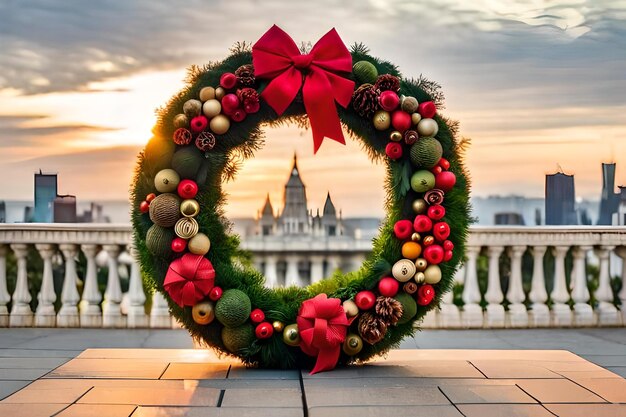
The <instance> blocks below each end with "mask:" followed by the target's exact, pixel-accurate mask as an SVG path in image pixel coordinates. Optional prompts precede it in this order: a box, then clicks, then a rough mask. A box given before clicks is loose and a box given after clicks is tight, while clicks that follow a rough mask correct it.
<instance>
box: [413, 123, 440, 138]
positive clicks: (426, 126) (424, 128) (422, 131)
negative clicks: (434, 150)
mask: <svg viewBox="0 0 626 417" xmlns="http://www.w3.org/2000/svg"><path fill="white" fill-rule="evenodd" d="M437 132H439V126H438V125H437V122H436V121H435V120H433V119H422V120H420V122H419V123H418V124H417V133H419V135H420V136H424V137H426V136H428V137H433V136H435V135H436V134H437Z"/></svg>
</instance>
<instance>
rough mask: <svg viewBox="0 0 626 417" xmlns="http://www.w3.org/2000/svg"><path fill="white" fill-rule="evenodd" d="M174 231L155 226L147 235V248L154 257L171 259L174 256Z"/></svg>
mask: <svg viewBox="0 0 626 417" xmlns="http://www.w3.org/2000/svg"><path fill="white" fill-rule="evenodd" d="M174 237H175V235H174V231H173V230H172V229H167V228H165V227H161V226H159V225H158V224H153V225H152V226H151V227H150V228H149V229H148V233H146V247H147V248H148V250H149V251H150V253H152V254H153V255H154V256H158V257H159V258H165V259H169V258H170V257H171V256H172V240H173V239H174Z"/></svg>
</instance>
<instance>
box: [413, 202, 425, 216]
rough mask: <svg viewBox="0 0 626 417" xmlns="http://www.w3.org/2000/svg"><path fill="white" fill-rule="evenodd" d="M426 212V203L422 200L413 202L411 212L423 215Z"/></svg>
mask: <svg viewBox="0 0 626 417" xmlns="http://www.w3.org/2000/svg"><path fill="white" fill-rule="evenodd" d="M426 210H428V203H427V202H426V200H424V199H423V198H418V199H416V200H415V201H413V212H414V213H415V214H423V213H426Z"/></svg>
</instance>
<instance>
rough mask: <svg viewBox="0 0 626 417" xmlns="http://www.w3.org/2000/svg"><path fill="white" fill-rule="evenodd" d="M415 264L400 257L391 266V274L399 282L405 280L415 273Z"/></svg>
mask: <svg viewBox="0 0 626 417" xmlns="http://www.w3.org/2000/svg"><path fill="white" fill-rule="evenodd" d="M415 271H416V269H415V264H414V263H413V261H411V260H409V259H400V260H399V261H398V262H396V263H395V264H394V265H393V267H392V268H391V275H393V277H394V278H395V279H397V280H398V281H400V282H407V281H408V280H410V279H411V278H413V275H415Z"/></svg>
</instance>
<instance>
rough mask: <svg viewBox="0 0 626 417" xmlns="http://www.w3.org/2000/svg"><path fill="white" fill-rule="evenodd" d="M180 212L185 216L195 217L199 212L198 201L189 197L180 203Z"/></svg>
mask: <svg viewBox="0 0 626 417" xmlns="http://www.w3.org/2000/svg"><path fill="white" fill-rule="evenodd" d="M180 213H181V214H182V215H183V216H185V217H196V216H197V215H198V213H200V203H198V202H197V201H196V200H194V199H192V198H189V199H187V200H183V202H182V203H180Z"/></svg>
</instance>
